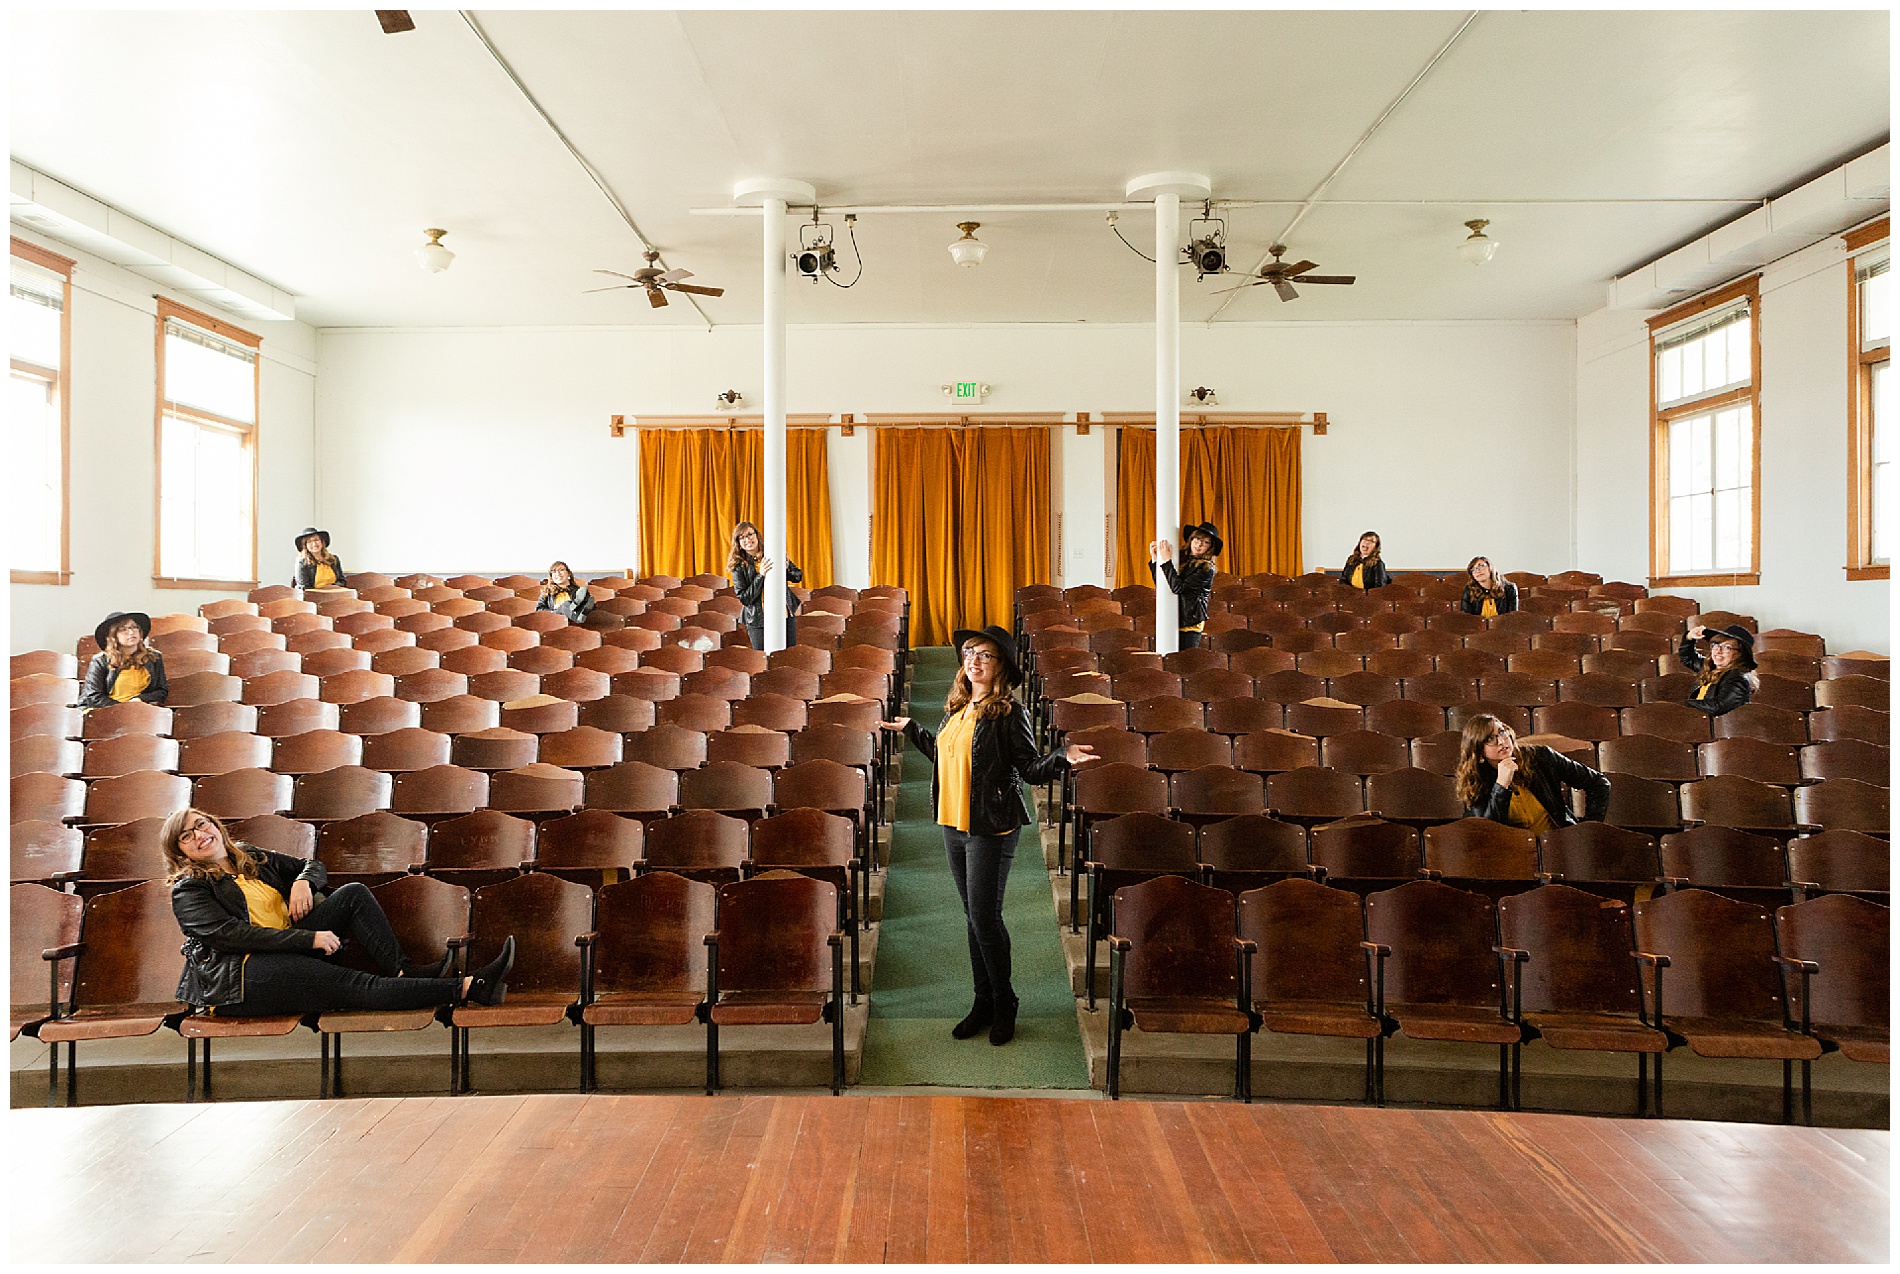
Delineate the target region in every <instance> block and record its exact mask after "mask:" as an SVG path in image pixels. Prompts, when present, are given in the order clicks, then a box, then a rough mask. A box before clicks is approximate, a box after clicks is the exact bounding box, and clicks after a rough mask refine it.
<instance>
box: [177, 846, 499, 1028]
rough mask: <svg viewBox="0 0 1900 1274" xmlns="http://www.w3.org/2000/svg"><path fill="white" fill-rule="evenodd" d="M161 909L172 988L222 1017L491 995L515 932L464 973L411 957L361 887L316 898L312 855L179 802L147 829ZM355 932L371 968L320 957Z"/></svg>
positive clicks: (483, 1000) (317, 874)
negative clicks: (159, 852) (173, 935)
mask: <svg viewBox="0 0 1900 1274" xmlns="http://www.w3.org/2000/svg"><path fill="white" fill-rule="evenodd" d="M159 836H160V840H159V844H160V846H161V847H162V848H163V849H164V852H165V862H166V865H167V869H168V870H167V872H166V879H167V880H169V881H170V882H171V887H172V914H173V915H174V916H176V917H177V918H178V927H179V928H180V929H182V930H184V933H185V971H184V975H183V976H182V977H181V978H180V979H179V982H178V998H179V999H180V1000H183V1001H185V1002H186V1003H187V1004H190V1005H192V1006H193V1007H194V1008H209V1009H210V1010H211V1011H212V1012H214V1013H220V1014H226V1015H233V1016H237V1015H254V1014H270V1013H328V1012H336V1011H339V1010H351V1009H354V1010H377V1009H426V1008H434V1007H436V1006H438V1005H443V1004H462V1003H466V1002H469V1001H473V1002H475V1003H478V1004H500V1003H501V1002H502V1001H503V1000H504V999H505V998H506V997H507V994H508V987H507V984H506V983H505V982H504V981H503V979H504V978H506V977H507V976H508V970H509V968H510V967H511V966H512V965H513V964H514V958H515V940H514V938H513V936H512V935H511V936H510V937H509V938H508V940H507V941H506V942H504V943H503V944H502V948H501V954H500V955H499V956H497V957H496V958H495V959H494V961H493V962H491V963H489V964H486V965H483V966H482V967H481V968H479V969H477V970H475V972H474V974H473V975H472V976H469V977H460V978H458V977H453V976H451V975H450V970H451V969H452V968H453V967H454V954H453V953H452V952H449V953H445V954H444V955H443V957H442V958H441V960H439V961H436V962H433V963H429V964H424V965H414V964H410V963H408V962H406V961H404V960H403V958H402V948H401V947H400V946H399V945H398V944H397V942H396V936H395V934H394V933H392V932H391V931H390V928H389V920H388V919H387V918H386V917H385V916H384V915H383V909H382V908H381V907H380V906H378V905H377V903H376V897H375V895H374V894H372V893H370V891H369V890H368V888H366V887H365V886H363V885H361V884H358V883H356V882H354V881H353V882H351V883H350V884H347V885H343V886H341V887H340V888H338V889H337V891H336V892H335V893H333V894H331V895H330V896H329V897H328V898H323V897H321V896H320V895H321V891H322V889H323V885H324V881H325V879H326V877H325V873H324V870H323V864H322V863H320V862H318V861H317V860H316V859H314V858H313V859H311V860H310V861H308V862H305V861H303V860H302V859H299V858H292V857H290V856H289V855H287V854H278V853H273V852H271V851H269V850H263V849H258V848H257V847H255V846H253V845H243V844H238V843H236V842H233V841H232V840H231V838H230V836H229V835H228V834H227V833H226V832H225V830H224V824H223V823H222V822H220V821H219V820H218V819H217V817H216V816H214V815H211V814H207V813H205V812H204V811H203V810H200V809H184V810H180V811H179V812H178V813H176V814H173V815H172V816H171V817H170V818H168V819H166V820H165V825H164V827H163V828H161V829H160V832H159ZM346 941H350V942H355V943H356V944H357V945H358V946H360V947H361V948H362V949H363V952H364V953H365V954H366V955H368V956H369V958H370V960H371V961H372V962H373V963H374V964H375V965H376V967H377V968H379V969H381V970H382V971H383V974H382V976H380V977H379V976H377V975H376V974H372V973H364V972H361V971H360V970H357V969H351V968H346V967H344V966H343V965H340V964H336V963H334V962H332V961H331V960H329V959H327V958H326V957H329V956H333V955H335V954H336V953H337V952H338V951H340V950H342V948H343V944H344V943H345V942H346Z"/></svg>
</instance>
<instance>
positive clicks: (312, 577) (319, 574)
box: [290, 526, 349, 588]
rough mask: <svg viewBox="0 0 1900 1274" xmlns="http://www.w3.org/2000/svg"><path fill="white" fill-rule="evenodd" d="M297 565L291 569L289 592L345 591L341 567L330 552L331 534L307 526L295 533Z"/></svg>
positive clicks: (346, 583)
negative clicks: (305, 590)
mask: <svg viewBox="0 0 1900 1274" xmlns="http://www.w3.org/2000/svg"><path fill="white" fill-rule="evenodd" d="M296 544H297V564H296V565H295V566H294V567H292V568H291V572H290V584H291V587H292V588H348V587H349V582H348V581H347V580H346V579H345V578H344V576H343V563H342V561H341V560H339V559H338V558H337V556H336V554H334V553H332V552H330V533H329V532H328V531H319V530H318V529H317V528H316V527H314V526H307V527H305V528H304V529H303V530H301V531H299V532H297V540H296Z"/></svg>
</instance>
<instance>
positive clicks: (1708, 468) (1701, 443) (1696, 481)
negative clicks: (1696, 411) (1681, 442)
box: [1683, 416, 1715, 491]
mask: <svg viewBox="0 0 1900 1274" xmlns="http://www.w3.org/2000/svg"><path fill="white" fill-rule="evenodd" d="M1683 423H1684V424H1686V425H1687V426H1688V427H1689V490H1691V491H1708V490H1711V489H1712V488H1713V487H1714V486H1715V474H1714V472H1713V465H1714V461H1715V452H1714V448H1713V446H1712V443H1711V440H1710V437H1709V435H1710V433H1711V432H1712V431H1713V429H1714V426H1715V420H1714V417H1712V416H1695V417H1692V418H1690V419H1689V420H1687V421H1684V422H1683Z"/></svg>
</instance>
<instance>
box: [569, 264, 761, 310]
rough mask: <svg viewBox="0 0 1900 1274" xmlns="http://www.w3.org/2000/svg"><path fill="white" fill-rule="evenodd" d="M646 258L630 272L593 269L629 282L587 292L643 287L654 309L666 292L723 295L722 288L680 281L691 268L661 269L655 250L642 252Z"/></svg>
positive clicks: (689, 272)
mask: <svg viewBox="0 0 1900 1274" xmlns="http://www.w3.org/2000/svg"><path fill="white" fill-rule="evenodd" d="M643 255H645V257H646V259H647V263H646V265H645V267H643V268H642V269H638V270H635V271H634V272H633V273H632V274H622V273H621V272H620V271H618V270H595V271H594V273H595V274H611V275H613V276H614V277H615V278H616V279H630V280H632V282H630V283H612V284H609V285H608V286H606V287H604V288H588V289H586V290H587V291H588V292H613V291H617V290H618V289H620V288H645V289H646V292H647V301H648V303H650V304H651V305H652V306H653V308H654V309H658V308H659V307H661V306H662V305H665V304H666V294H667V292H691V293H693V294H694V295H695V296H724V295H725V294H726V290H725V289H724V288H703V287H700V286H698V285H697V284H693V283H682V282H680V280H681V279H690V278H692V277H693V272H692V271H691V270H662V269H660V267H659V266H657V265H655V264H654V262H656V261H658V260H659V259H660V254H659V253H657V252H648V253H645V254H643Z"/></svg>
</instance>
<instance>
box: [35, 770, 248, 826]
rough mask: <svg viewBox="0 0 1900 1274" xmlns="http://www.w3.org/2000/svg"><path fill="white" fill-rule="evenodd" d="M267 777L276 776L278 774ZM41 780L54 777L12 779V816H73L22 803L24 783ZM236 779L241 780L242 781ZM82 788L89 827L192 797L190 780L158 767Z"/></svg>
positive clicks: (167, 808) (157, 814) (159, 814)
mask: <svg viewBox="0 0 1900 1274" xmlns="http://www.w3.org/2000/svg"><path fill="white" fill-rule="evenodd" d="M238 773H251V774H257V773H263V771H255V770H253V771H238ZM268 777H270V778H273V779H274V778H275V777H276V776H274V775H270V776H268ZM41 779H54V776H53V775H50V774H29V775H27V776H26V777H25V778H20V779H15V780H13V793H14V797H13V814H12V816H13V817H14V818H16V819H18V818H44V819H46V821H48V822H57V821H59V819H60V818H61V817H71V815H54V816H53V817H50V818H48V817H47V815H45V814H43V813H40V812H38V806H37V803H36V802H35V801H34V800H33V799H32V796H31V794H29V797H28V799H27V800H26V801H25V802H22V800H21V798H20V793H21V787H22V785H23V784H30V783H33V782H34V781H35V780H41ZM56 781H57V782H59V783H70V784H72V785H73V787H74V788H78V787H79V786H80V785H79V784H78V782H77V781H75V780H73V779H57V780H56ZM234 782H237V783H241V782H242V780H235V781H234ZM83 790H84V800H85V808H84V811H83V813H81V814H80V815H79V821H80V823H81V824H82V825H84V826H88V827H109V826H112V825H115V824H118V823H130V822H132V821H133V820H135V819H141V818H164V817H165V816H167V815H169V814H172V813H174V812H176V811H178V810H181V809H184V808H185V806H186V805H187V804H189V803H190V801H191V799H192V785H191V780H189V779H185V778H180V777H179V776H178V775H176V774H164V773H161V772H159V771H157V770H137V771H134V772H133V773H131V774H121V775H118V776H116V777H114V778H108V779H95V780H94V781H93V782H91V783H88V784H86V785H85V787H84V789H83ZM31 791H32V789H29V792H30V793H31ZM279 808H281V807H279ZM213 812H216V811H213ZM255 812H257V813H266V812H268V811H264V810H258V811H255ZM237 817H240V818H241V817H245V815H237Z"/></svg>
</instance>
